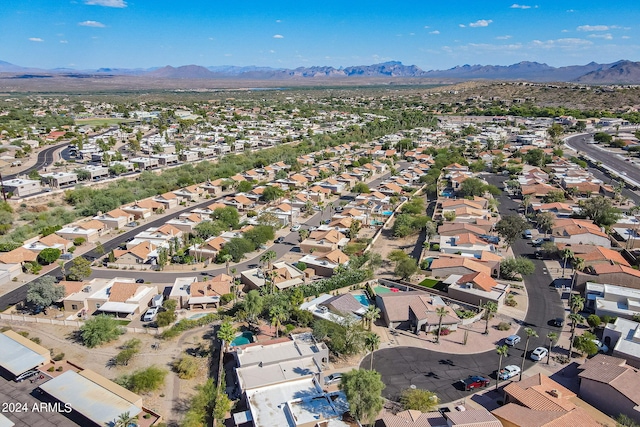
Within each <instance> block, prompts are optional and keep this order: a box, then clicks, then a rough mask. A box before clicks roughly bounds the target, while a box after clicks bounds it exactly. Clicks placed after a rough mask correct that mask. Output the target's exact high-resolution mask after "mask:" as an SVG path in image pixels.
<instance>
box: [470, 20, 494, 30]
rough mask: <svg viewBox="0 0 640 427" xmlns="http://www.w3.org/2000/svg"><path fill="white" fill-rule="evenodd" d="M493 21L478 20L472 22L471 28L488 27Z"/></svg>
mask: <svg viewBox="0 0 640 427" xmlns="http://www.w3.org/2000/svg"><path fill="white" fill-rule="evenodd" d="M492 22H493V21H492V20H491V19H478V20H477V21H476V22H471V23H470V24H469V26H470V27H474V28H476V27H488V26H489V24H491V23H492Z"/></svg>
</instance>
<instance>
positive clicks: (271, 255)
mask: <svg viewBox="0 0 640 427" xmlns="http://www.w3.org/2000/svg"><path fill="white" fill-rule="evenodd" d="M277 257H278V254H277V253H276V251H273V250H268V251H265V252H264V253H263V254H262V255H261V256H260V262H261V263H263V264H267V270H271V263H272V261H273V260H274V259H276V258H277Z"/></svg>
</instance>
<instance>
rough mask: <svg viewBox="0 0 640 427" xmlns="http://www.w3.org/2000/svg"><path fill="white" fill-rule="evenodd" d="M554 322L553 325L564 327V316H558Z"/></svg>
mask: <svg viewBox="0 0 640 427" xmlns="http://www.w3.org/2000/svg"><path fill="white" fill-rule="evenodd" d="M552 323H553V326H556V327H558V328H562V326H563V325H564V317H556V318H555V319H553V321H552Z"/></svg>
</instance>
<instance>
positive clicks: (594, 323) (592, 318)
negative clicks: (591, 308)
mask: <svg viewBox="0 0 640 427" xmlns="http://www.w3.org/2000/svg"><path fill="white" fill-rule="evenodd" d="M587 323H588V324H589V326H590V327H591V331H592V332H595V331H596V328H597V327H598V326H600V324H601V323H602V320H601V319H600V316H598V315H597V314H590V315H589V316H587Z"/></svg>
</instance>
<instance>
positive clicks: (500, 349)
mask: <svg viewBox="0 0 640 427" xmlns="http://www.w3.org/2000/svg"><path fill="white" fill-rule="evenodd" d="M496 353H498V355H499V356H500V361H499V362H498V373H497V374H496V390H498V383H499V382H500V370H501V369H502V358H503V357H504V356H507V355H508V354H509V347H508V346H506V345H499V346H497V347H496Z"/></svg>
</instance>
